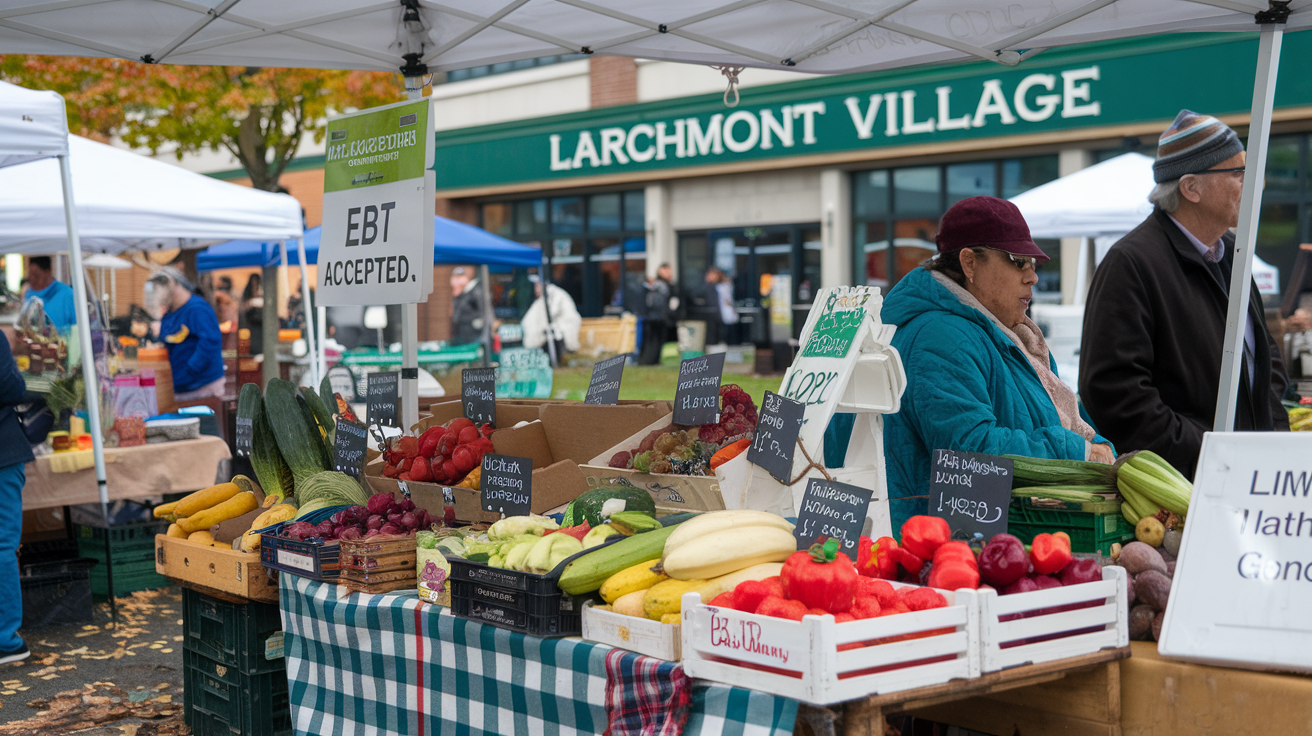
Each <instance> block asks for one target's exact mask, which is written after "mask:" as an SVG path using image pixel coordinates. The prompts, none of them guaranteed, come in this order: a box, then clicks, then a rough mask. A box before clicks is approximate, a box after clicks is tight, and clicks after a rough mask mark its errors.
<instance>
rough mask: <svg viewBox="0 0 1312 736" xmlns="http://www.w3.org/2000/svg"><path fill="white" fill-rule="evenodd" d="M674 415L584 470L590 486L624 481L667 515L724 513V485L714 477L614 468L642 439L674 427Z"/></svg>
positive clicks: (619, 445)
mask: <svg viewBox="0 0 1312 736" xmlns="http://www.w3.org/2000/svg"><path fill="white" fill-rule="evenodd" d="M673 416H674V415H673V413H670V414H666V415H665V416H663V417H661V418H660V419H658V420H657V421H654V422H652V423H651V424H649V425H647V426H646V427H643V428H642V429H641V430H639V431H637V432H635V433H633V434H632V435H630V436H629V437H628V439H625V440H624V441H622V442H620V443H618V444H615V445H612V446H611V447H610V448H608V449H606V450H604V451H603V452H601V453H600V454H598V455H596V456H594V457H593V458H592V459H591V460H589V461H588V462H586V463H584V464H583V466H582V470H583V474H584V475H585V476H586V479H587V482H588V486H589V487H592V488H595V487H597V486H599V485H602V484H604V483H605V482H606V481H607V479H609V478H624V479H625V480H627V481H628V482H629V483H632V484H633V485H634V486H637V487H638V488H641V489H642V490H644V491H646V492H647V493H649V494H651V498H652V500H653V501H655V502H656V509H657V510H658V511H663V512H666V513H681V512H684V511H720V510H723V509H724V496H723V495H721V493H720V481H719V480H718V479H717V478H716V477H715V476H713V475H711V476H700V475H677V474H674V473H639V472H638V471H636V470H631V469H627V468H612V467H610V459H611V458H612V457H614V455H615V453H617V452H622V451H625V450H631V449H634V448H636V447H637V446H638V444H639V443H641V442H642V439H643V438H644V437H646V436H647V435H648V434H650V433H651V432H653V431H655V430H657V429H663V428H665V427H668V426H671V420H672V419H673Z"/></svg>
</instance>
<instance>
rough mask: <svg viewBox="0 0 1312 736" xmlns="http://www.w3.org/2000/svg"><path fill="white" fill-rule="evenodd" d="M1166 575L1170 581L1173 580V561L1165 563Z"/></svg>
mask: <svg viewBox="0 0 1312 736" xmlns="http://www.w3.org/2000/svg"><path fill="white" fill-rule="evenodd" d="M1166 574H1167V575H1169V576H1170V577H1171V578H1172V579H1174V578H1175V560H1171V561H1170V562H1168V563H1166Z"/></svg>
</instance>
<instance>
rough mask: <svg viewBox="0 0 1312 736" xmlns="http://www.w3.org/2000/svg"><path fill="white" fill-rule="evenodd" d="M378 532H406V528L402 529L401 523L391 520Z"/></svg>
mask: <svg viewBox="0 0 1312 736" xmlns="http://www.w3.org/2000/svg"><path fill="white" fill-rule="evenodd" d="M378 533H379V534H405V530H404V529H402V528H401V527H400V525H398V524H394V523H392V522H390V521H389V522H387V523H386V524H383V527H382V528H381V529H379V530H378Z"/></svg>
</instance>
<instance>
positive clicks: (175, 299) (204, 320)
mask: <svg viewBox="0 0 1312 736" xmlns="http://www.w3.org/2000/svg"><path fill="white" fill-rule="evenodd" d="M195 291H196V289H195V287H194V286H193V285H192V284H191V282H190V281H188V280H187V278H186V277H185V276H183V275H182V273H181V272H179V271H178V270H177V269H175V268H171V267H167V266H166V267H164V268H162V269H160V270H159V272H157V273H156V274H155V275H154V276H151V277H150V279H149V280H147V281H146V294H145V296H146V311H148V312H151V313H152V314H153V315H155V316H158V317H159V320H160V323H159V334H160V338H161V339H162V340H163V341H164V347H165V348H167V349H168V352H169V368H170V369H171V370H172V373H173V396H174V398H176V399H178V400H179V401H189V400H191V399H203V398H209V397H222V396H223V393H224V375H223V374H224V367H223V336H222V335H221V334H219V318H218V317H217V316H216V315H215V314H214V309H213V307H211V306H210V305H209V302H206V301H205V300H204V299H202V298H201V297H200V295H199V294H196V293H195ZM266 357H272V356H266Z"/></svg>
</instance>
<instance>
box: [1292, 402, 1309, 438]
mask: <svg viewBox="0 0 1312 736" xmlns="http://www.w3.org/2000/svg"><path fill="white" fill-rule="evenodd" d="M1289 428H1290V429H1291V430H1292V431H1294V432H1312V406H1291V407H1289Z"/></svg>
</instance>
